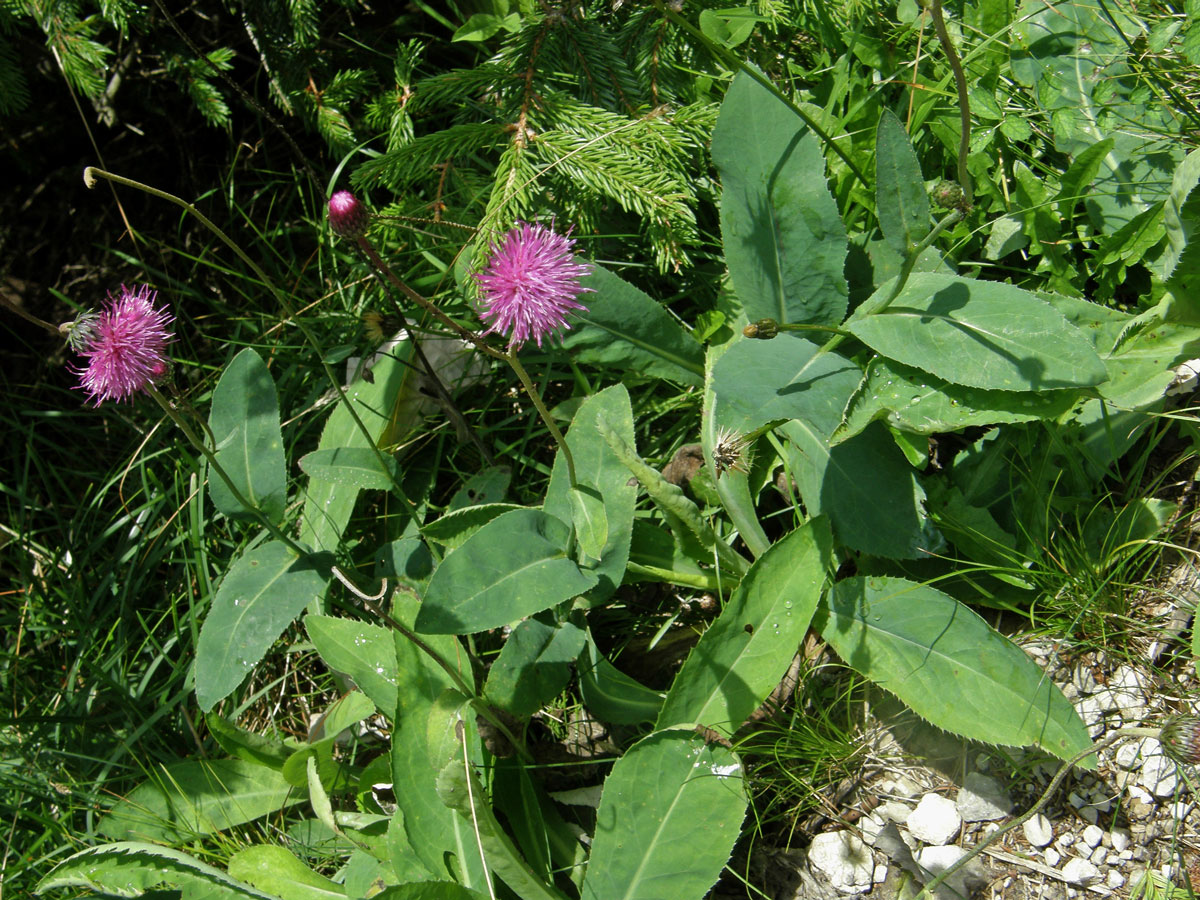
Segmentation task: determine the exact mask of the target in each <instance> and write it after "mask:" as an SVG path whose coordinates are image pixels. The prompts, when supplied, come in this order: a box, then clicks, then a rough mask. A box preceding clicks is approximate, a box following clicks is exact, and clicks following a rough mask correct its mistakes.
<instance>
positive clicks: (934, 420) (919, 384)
mask: <svg viewBox="0 0 1200 900" xmlns="http://www.w3.org/2000/svg"><path fill="white" fill-rule="evenodd" d="M1078 401H1079V396H1078V394H1076V393H1074V392H1072V391H1046V392H1039V391H987V390H983V389H982V388H972V387H964V386H963V385H961V384H950V383H949V382H947V381H943V380H942V379H940V378H937V377H936V376H933V375H930V374H929V373H928V372H922V371H920V370H919V369H913V368H910V367H908V366H905V365H902V364H900V363H898V362H894V361H892V360H890V359H885V358H883V357H881V356H877V357H875V359H873V360H872V361H871V363H870V364H869V365H868V366H867V377H866V380H865V381H864V382H863V385H862V387H861V388H860V389H859V390H858V391H857V392H856V393H855V395H854V398H853V400H852V401H851V403H850V408H849V409H848V410H847V411H846V420H845V421H844V422H843V423H842V425H841V426H840V427H839V428H838V429H837V431H835V432H834V434H833V438H832V442H833V443H835V444H837V443H840V442H842V441H844V440H847V439H848V438H851V437H853V436H854V435H856V434H858V433H859V432H861V431H862V430H863V429H864V428H866V427H867V426H868V425H869V424H871V422H873V421H875V420H877V419H879V420H882V421H884V422H886V423H887V424H888V425H890V426H892V427H893V428H897V429H900V430H901V431H907V432H912V433H915V434H939V433H945V432H948V431H958V430H959V429H961V428H967V427H969V426H971V425H996V424H1000V423H1009V422H1032V421H1034V420H1035V419H1054V418H1057V417H1058V416H1061V415H1062V414H1063V413H1065V412H1067V410H1069V409H1070V408H1071V407H1072V406H1074V405H1075V404H1076V403H1077V402H1078Z"/></svg>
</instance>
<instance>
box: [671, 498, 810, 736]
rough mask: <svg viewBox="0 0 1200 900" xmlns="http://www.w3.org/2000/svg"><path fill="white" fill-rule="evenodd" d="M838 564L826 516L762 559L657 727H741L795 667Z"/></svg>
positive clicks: (678, 682) (698, 651)
mask: <svg viewBox="0 0 1200 900" xmlns="http://www.w3.org/2000/svg"><path fill="white" fill-rule="evenodd" d="M832 561H833V536H832V534H831V533H830V531H829V524H828V522H826V521H825V520H824V519H820V518H818V519H813V520H810V521H809V522H807V523H805V524H804V525H802V526H801V527H799V528H797V529H796V530H795V531H793V532H792V533H791V534H789V535H787V536H786V537H784V538H782V539H781V540H779V541H777V542H776V543H775V544H773V545H772V546H771V548H770V549H769V550H767V552H766V553H764V554H763V555H762V556H760V557H759V558H758V560H757V561H755V563H754V565H752V566H751V567H750V570H749V571H748V572H747V573H746V576H745V578H743V579H742V582H741V584H740V585H738V588H737V590H736V591H734V593H733V596H732V597H730V598H729V601H728V602H727V603H726V604H725V608H724V609H723V610H721V614H720V615H719V616H718V617H717V619H716V621H715V622H713V623H712V624H711V625H710V626H709V627H708V630H707V631H705V632H704V634H703V635H702V636H701V638H700V642H699V643H698V644H696V646H695V648H694V649H693V650H692V652H691V654H689V655H688V658H687V661H686V662H684V664H683V668H682V669H680V671H679V674H678V675H676V676H675V680H674V682H673V683H672V685H671V690H670V691H669V692H668V694H667V699H666V702H665V703H664V704H663V708H662V712H660V713H659V716H658V721H657V722H656V723H655V726H654V727H655V729H656V730H658V731H661V730H663V729H666V728H670V727H673V726H677V725H700V726H703V727H705V728H711V729H713V730H715V731H717V732H718V733H720V734H723V735H725V736H726V737H728V736H729V735H731V734H733V733H734V732H735V731H737V729H738V728H739V727H741V725H742V723H743V722H745V721H746V719H747V718H749V717H750V715H751V714H752V713H753V712H754V711H755V710H756V709H758V707H759V706H761V705H762V703H763V701H764V700H766V698H767V697H768V696H769V695H770V693H771V691H772V690H774V689H775V687H776V686H777V685H778V684H779V679H781V678H782V677H783V675H784V673H785V672H786V671H787V668H788V666H789V665H791V662H792V657H793V656H795V655H796V648H797V647H798V646H799V645H800V642H801V641H802V640H803V639H804V634H805V632H806V631H808V624H809V622H810V621H811V620H812V616H813V612H814V610H816V608H817V602H818V601H819V600H820V599H821V592H822V591H823V590H824V587H825V582H826V579H827V578H828V573H829V569H830V567H831V564H832Z"/></svg>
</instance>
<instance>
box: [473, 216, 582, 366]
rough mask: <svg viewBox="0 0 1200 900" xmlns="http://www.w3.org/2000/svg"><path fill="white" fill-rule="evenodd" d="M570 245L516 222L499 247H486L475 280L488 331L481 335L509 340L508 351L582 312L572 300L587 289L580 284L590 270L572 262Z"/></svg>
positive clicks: (569, 241) (564, 239) (566, 240)
mask: <svg viewBox="0 0 1200 900" xmlns="http://www.w3.org/2000/svg"><path fill="white" fill-rule="evenodd" d="M574 245H575V241H574V240H572V239H571V238H569V237H566V236H565V235H561V234H557V233H555V232H554V230H553V229H551V228H548V227H546V226H545V225H542V224H540V223H538V224H533V225H531V224H530V223H528V222H518V223H517V224H516V225H515V226H514V227H513V228H512V229H510V230H509V231H508V232H507V233H506V234H505V235H504V237H502V238H501V239H500V243H499V244H498V245H497V244H492V247H491V255H490V257H489V258H488V262H487V266H486V268H485V269H484V270H483V271H482V272H480V273H478V274H476V275H475V282H476V283H477V284H478V285H479V290H480V294H481V295H482V299H483V302H484V304H485V306H486V308H485V309H484V310H483V312H481V313H480V318H482V319H483V320H484V321H485V322H486V321H490V322H491V327H489V328H488V330H487V331H486V332H484V334H492V333H498V334H507V335H509V339H508V346H509V348H510V349H514V348H517V347H520V346H521V345H522V344H524V343H525V342H526V341H527V340H529V339H530V338H533V339H534V340H535V341H537V345H538V346H539V347H540V346H542V338H544V337H546V336H547V335H554V334H556V333H557V332H558V331H559V330H560V329H563V328H570V327H571V326H570V325H568V324H567V315H568V313H570V311H571V310H573V309H582V310H584V311H585V312H586V311H587V307H586V306H584V305H583V304H581V303H578V302H576V299H575V298H576V297H578V296H579V295H580V294H582V293H585V292H590V291H591V290H592V289H591V288H585V287H583V286H582V285H581V284H580V279H581V278H583V277H584V276H585V275H587V274H589V273H590V272H591V271H592V267H591V265H589V264H588V263H581V262H578V261H577V260H576V257H575V251H574V250H573V249H572V248H573V247H574Z"/></svg>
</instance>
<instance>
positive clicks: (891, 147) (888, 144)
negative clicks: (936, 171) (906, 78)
mask: <svg viewBox="0 0 1200 900" xmlns="http://www.w3.org/2000/svg"><path fill="white" fill-rule="evenodd" d="M875 205H876V208H877V211H878V214H879V227H880V228H881V229H882V230H883V236H884V237H885V238H886V239H887V242H888V244H889V245H891V248H892V249H893V250H895V251H896V252H897V253H899V254H900V255H901V256H907V255H908V254H909V253H911V252H912V251H913V249H914V248H915V247H916V246H917V244H919V243H920V242H921V241H922V240H924V238H925V236H926V235H927V234H929V229H930V221H929V197H928V195H927V194H926V193H925V179H924V176H922V175H921V164H920V163H919V162H917V154H916V152H915V151H914V150H913V147H912V142H911V141H910V140H909V139H908V132H906V131H905V130H904V126H903V125H901V124H900V120H899V119H897V118H896V115H895V113H893V112H892V111H891V110H890V109H885V110H884V111H883V114H882V115H881V116H880V117H879V127H878V128H877V129H876V132H875Z"/></svg>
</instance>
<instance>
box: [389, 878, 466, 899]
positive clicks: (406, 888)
mask: <svg viewBox="0 0 1200 900" xmlns="http://www.w3.org/2000/svg"><path fill="white" fill-rule="evenodd" d="M487 896H488V895H487V894H486V893H482V894H481V893H480V892H479V891H473V890H471V889H470V888H465V887H463V886H462V885H461V884H455V883H454V882H453V881H424V882H414V883H412V884H397V885H393V886H392V887H389V888H387V889H386V890H384V891H382V892H381V893H378V894H372V895H371V900H486V898H487Z"/></svg>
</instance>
